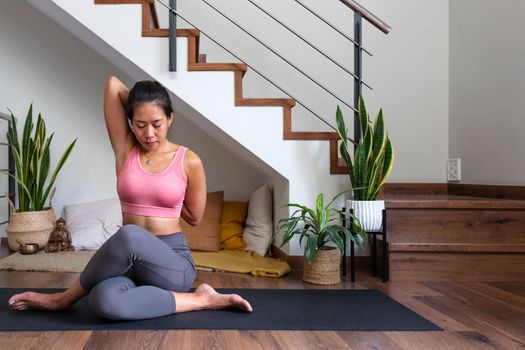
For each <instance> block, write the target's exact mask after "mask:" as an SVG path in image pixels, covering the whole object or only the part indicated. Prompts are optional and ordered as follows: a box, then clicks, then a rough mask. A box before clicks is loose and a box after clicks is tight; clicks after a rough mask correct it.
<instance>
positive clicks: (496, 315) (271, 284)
mask: <svg viewBox="0 0 525 350" xmlns="http://www.w3.org/2000/svg"><path fill="white" fill-rule="evenodd" d="M6 251H7V250H6V249H5V247H0V257H2V256H5V255H6V254H7V253H6ZM77 276H78V274H75V273H47V272H15V271H0V287H29V288H36V287H67V286H69V285H70V284H71V283H72V282H73V281H74V280H75V279H76V278H77ZM201 282H207V283H210V284H211V285H213V286H214V287H225V288H319V287H314V286H312V285H307V284H303V282H302V280H301V272H300V271H294V272H292V273H291V274H289V275H287V276H285V277H283V278H279V279H276V278H263V277H251V276H248V275H242V274H232V273H218V272H199V273H198V276H197V280H196V283H195V285H197V284H199V283H201ZM330 288H338V289H359V288H376V289H378V290H380V291H382V292H383V293H386V294H388V295H390V296H391V297H392V298H394V299H395V300H397V301H399V302H400V303H402V304H404V305H406V306H407V307H409V308H410V309H412V310H414V311H415V312H417V313H419V314H420V315H422V316H424V317H426V318H427V319H429V320H431V321H433V322H434V323H436V324H437V325H439V326H440V327H442V328H443V329H444V331H443V332H329V331H322V332H321V331H320V332H310V331H309V332H304V331H300V332H299V331H177V330H174V331H95V332H91V331H79V332H0V349H68V350H69V349H243V350H251V349H418V350H420V349H522V348H525V282H505V283H502V282H490V283H480V282H390V283H382V282H381V281H380V279H379V278H373V277H372V276H371V275H370V274H369V273H368V272H367V271H358V274H357V282H356V283H351V282H350V281H349V280H348V279H345V280H343V282H342V283H341V284H340V285H336V286H333V287H330Z"/></svg>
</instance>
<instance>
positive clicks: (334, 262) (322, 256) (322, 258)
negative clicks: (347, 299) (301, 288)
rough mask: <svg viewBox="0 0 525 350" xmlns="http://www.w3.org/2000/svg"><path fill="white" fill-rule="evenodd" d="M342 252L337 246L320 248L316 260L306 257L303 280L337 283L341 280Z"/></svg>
mask: <svg viewBox="0 0 525 350" xmlns="http://www.w3.org/2000/svg"><path fill="white" fill-rule="evenodd" d="M340 266H341V254H340V252H339V249H337V248H328V249H320V250H318V251H317V253H316V254H315V258H314V261H313V262H312V263H311V264H308V262H307V261H306V258H305V259H304V272H303V281H305V282H306V283H311V284H323V285H325V284H337V283H340V282H341V272H340Z"/></svg>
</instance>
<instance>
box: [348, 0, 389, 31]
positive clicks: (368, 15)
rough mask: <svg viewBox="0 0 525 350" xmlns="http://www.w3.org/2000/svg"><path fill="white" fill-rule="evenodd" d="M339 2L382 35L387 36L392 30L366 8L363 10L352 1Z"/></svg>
mask: <svg viewBox="0 0 525 350" xmlns="http://www.w3.org/2000/svg"><path fill="white" fill-rule="evenodd" d="M339 1H341V2H342V3H343V4H345V5H346V6H348V7H349V8H350V9H352V11H354V12H356V13H358V14H359V15H361V17H363V18H364V19H366V20H367V21H368V22H370V24H372V25H373V26H374V27H376V28H377V29H379V30H380V31H382V32H383V33H385V34H388V33H390V31H391V30H392V28H391V27H390V26H389V25H388V24H386V23H385V22H383V21H382V20H381V19H380V18H379V17H377V16H376V15H374V14H373V13H372V12H370V11H368V10H367V9H366V8H364V7H363V6H361V5H360V4H358V3H357V2H355V1H354V0H339Z"/></svg>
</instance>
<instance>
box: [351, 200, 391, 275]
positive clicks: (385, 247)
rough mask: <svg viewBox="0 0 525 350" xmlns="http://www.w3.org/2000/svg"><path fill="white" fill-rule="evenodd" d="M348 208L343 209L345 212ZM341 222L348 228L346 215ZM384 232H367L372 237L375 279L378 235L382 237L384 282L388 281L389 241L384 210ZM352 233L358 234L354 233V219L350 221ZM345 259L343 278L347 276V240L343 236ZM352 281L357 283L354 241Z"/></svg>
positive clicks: (384, 210) (353, 245)
mask: <svg viewBox="0 0 525 350" xmlns="http://www.w3.org/2000/svg"><path fill="white" fill-rule="evenodd" d="M345 210H346V208H343V212H344V211H345ZM350 213H351V214H353V213H354V211H353V210H352V209H350ZM341 220H342V224H343V226H345V227H346V219H345V216H344V215H341ZM381 226H382V230H381V231H378V232H367V234H368V235H372V249H371V250H372V274H373V275H374V277H376V276H377V235H381V236H382V240H383V246H382V255H383V257H382V263H383V282H387V281H388V240H387V234H386V209H383V212H382V225H381ZM348 227H349V229H350V232H351V233H352V234H357V233H354V232H353V231H352V219H350V222H349V225H348ZM343 242H344V245H343V259H342V263H341V264H342V271H343V276H346V238H345V237H344V234H343ZM350 280H351V281H352V282H355V244H354V241H352V240H350Z"/></svg>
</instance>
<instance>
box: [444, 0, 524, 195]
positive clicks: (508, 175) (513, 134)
mask: <svg viewBox="0 0 525 350" xmlns="http://www.w3.org/2000/svg"><path fill="white" fill-rule="evenodd" d="M524 21H525V2H523V1H521V0H506V1H504V2H494V1H475V0H454V1H451V2H450V157H451V158H456V157H459V158H461V161H462V182H464V183H482V184H507V185H525V178H524V176H523V174H524V173H525V162H524V161H523V159H524V157H523V155H524V154H525V142H523V133H524V130H525V113H524V107H525V106H524V91H525V64H524V62H525V46H524V44H523V30H522V23H523V22H524Z"/></svg>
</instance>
